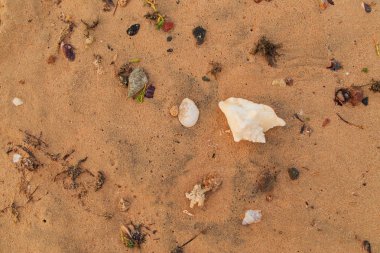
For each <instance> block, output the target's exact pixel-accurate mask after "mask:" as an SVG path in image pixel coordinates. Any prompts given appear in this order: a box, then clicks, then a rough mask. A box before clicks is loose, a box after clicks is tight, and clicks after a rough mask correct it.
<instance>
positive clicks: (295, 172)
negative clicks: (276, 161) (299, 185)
mask: <svg viewBox="0 0 380 253" xmlns="http://www.w3.org/2000/svg"><path fill="white" fill-rule="evenodd" d="M288 174H289V177H290V179H291V180H296V179H298V177H299V176H300V172H299V170H298V169H297V168H294V167H293V168H289V169H288Z"/></svg>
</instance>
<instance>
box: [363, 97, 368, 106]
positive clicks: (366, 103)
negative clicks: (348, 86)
mask: <svg viewBox="0 0 380 253" xmlns="http://www.w3.org/2000/svg"><path fill="white" fill-rule="evenodd" d="M362 103H363V105H365V106H367V105H368V97H365V98H363V100H362Z"/></svg>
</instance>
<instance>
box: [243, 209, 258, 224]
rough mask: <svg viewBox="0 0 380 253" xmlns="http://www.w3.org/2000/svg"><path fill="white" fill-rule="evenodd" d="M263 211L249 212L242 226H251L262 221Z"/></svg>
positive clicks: (246, 213)
mask: <svg viewBox="0 0 380 253" xmlns="http://www.w3.org/2000/svg"><path fill="white" fill-rule="evenodd" d="M261 217H262V214H261V210H247V211H246V212H245V216H244V219H243V222H242V223H241V224H242V225H249V224H252V223H258V222H260V221H261Z"/></svg>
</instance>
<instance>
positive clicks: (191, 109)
mask: <svg viewBox="0 0 380 253" xmlns="http://www.w3.org/2000/svg"><path fill="white" fill-rule="evenodd" d="M198 118H199V110H198V107H197V106H196V105H195V103H194V101H193V100H191V99H189V98H185V99H184V100H182V103H181V104H180V106H179V113H178V119H179V122H181V124H182V125H183V126H184V127H192V126H194V125H195V124H196V123H197V121H198Z"/></svg>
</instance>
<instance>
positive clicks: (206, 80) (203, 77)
mask: <svg viewBox="0 0 380 253" xmlns="http://www.w3.org/2000/svg"><path fill="white" fill-rule="evenodd" d="M202 80H203V81H205V82H210V78H208V76H202Z"/></svg>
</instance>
